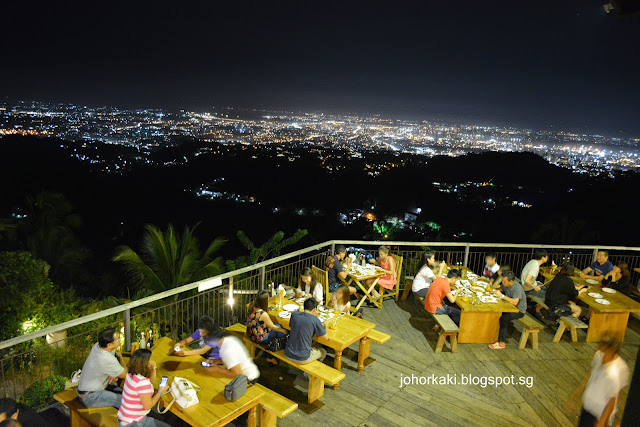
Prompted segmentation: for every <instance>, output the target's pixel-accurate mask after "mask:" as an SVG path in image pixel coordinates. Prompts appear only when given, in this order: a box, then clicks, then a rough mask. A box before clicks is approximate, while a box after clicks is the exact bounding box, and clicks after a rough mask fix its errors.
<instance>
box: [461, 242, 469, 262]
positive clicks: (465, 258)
mask: <svg viewBox="0 0 640 427" xmlns="http://www.w3.org/2000/svg"><path fill="white" fill-rule="evenodd" d="M468 262H469V244H468V243H467V244H466V246H465V247H464V261H463V262H462V265H463V266H464V267H466V266H467V263H468Z"/></svg>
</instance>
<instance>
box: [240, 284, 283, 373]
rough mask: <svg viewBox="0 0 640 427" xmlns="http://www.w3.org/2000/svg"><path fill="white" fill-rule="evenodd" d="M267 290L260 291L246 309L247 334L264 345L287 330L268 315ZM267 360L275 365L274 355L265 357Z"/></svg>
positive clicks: (276, 361)
mask: <svg viewBox="0 0 640 427" xmlns="http://www.w3.org/2000/svg"><path fill="white" fill-rule="evenodd" d="M268 311H269V291H266V290H265V291H260V292H258V295H256V299H255V300H253V302H252V303H251V304H249V308H248V309H247V335H248V336H249V338H250V339H251V341H253V342H254V343H256V344H260V345H262V346H265V345H267V344H269V342H270V341H271V340H272V339H274V338H280V337H282V336H284V335H285V334H286V333H287V330H286V329H284V328H283V327H282V325H280V324H278V323H273V322H272V321H271V316H269V313H268ZM267 362H269V363H271V364H272V365H277V364H278V360H277V359H276V358H275V357H267Z"/></svg>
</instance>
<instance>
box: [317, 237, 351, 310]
mask: <svg viewBox="0 0 640 427" xmlns="http://www.w3.org/2000/svg"><path fill="white" fill-rule="evenodd" d="M346 256H347V248H346V247H345V246H344V245H336V248H335V255H329V256H328V257H327V259H326V260H325V262H324V269H325V271H326V272H327V279H328V281H329V292H332V293H333V292H335V291H336V289H338V286H340V285H341V284H342V283H341V282H344V281H346V280H347V274H349V270H350V269H351V258H348V257H347V269H346V270H343V269H342V260H343V259H345V257H346ZM349 292H350V293H351V294H355V293H356V288H354V287H353V286H349ZM328 299H329V297H328V295H327V300H328Z"/></svg>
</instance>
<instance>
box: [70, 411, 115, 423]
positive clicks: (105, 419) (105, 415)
mask: <svg viewBox="0 0 640 427" xmlns="http://www.w3.org/2000/svg"><path fill="white" fill-rule="evenodd" d="M71 425H72V426H73V427H89V426H100V427H118V410H117V409H116V408H114V407H112V406H106V407H101V408H83V409H77V410H75V411H73V412H72V413H71Z"/></svg>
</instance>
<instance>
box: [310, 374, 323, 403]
mask: <svg viewBox="0 0 640 427" xmlns="http://www.w3.org/2000/svg"><path fill="white" fill-rule="evenodd" d="M323 395H324V380H323V379H320V378H318V377H311V378H309V398H308V402H309V403H313V402H315V401H316V400H318V399H320V398H321V397H322V396H323Z"/></svg>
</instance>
